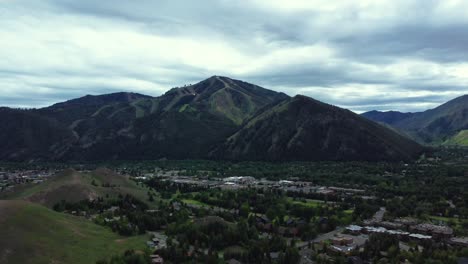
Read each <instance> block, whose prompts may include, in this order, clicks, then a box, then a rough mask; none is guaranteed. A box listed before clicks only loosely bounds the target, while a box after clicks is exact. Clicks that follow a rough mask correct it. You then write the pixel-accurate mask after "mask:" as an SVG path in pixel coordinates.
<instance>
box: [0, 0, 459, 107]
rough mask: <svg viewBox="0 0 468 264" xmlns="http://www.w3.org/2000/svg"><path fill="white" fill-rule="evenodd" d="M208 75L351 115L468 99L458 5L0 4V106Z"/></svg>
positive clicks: (287, 1)
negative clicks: (306, 98)
mask: <svg viewBox="0 0 468 264" xmlns="http://www.w3.org/2000/svg"><path fill="white" fill-rule="evenodd" d="M212 75H223V76H228V77H232V78H237V79H242V80H245V81H248V82H252V83H255V84H258V85H261V86H263V87H265V88H269V89H273V90H277V91H282V92H285V93H287V94H289V95H295V94H304V95H308V96H311V97H314V98H316V99H319V100H322V101H325V102H327V103H331V104H336V105H339V106H342V107H346V108H349V109H351V110H353V111H356V112H362V111H367V110H372V109H377V110H390V109H393V110H401V111H421V110H425V109H428V108H432V107H435V106H437V105H439V104H441V103H443V102H445V101H447V100H450V99H452V98H455V97H457V96H460V95H463V94H467V93H468V1H464V0H459V1H457V0H441V1H436V0H417V1H416V0H414V1H413V0H381V1H378V0H369V1H362V0H360V1H355V0H349V1H346V0H343V1H338V0H334V1H330V0H264V1H263V0H251V1H248V0H246V1H238V0H218V1H215V0H203V1H199V0H192V1H191V0H185V1H181V0H158V1H150V0H139V1H135V0H119V1H117V0H107V1H106V0H102V1H95V0H80V1H76V0H41V1H34V0H33V1H31V0H28V1H26V0H24V1H22V0H18V1H15V0H0V105H2V106H11V107H43V106H47V105H50V104H53V103H56V102H59V101H63V100H67V99H71V98H75V97H80V96H83V95H86V94H103V93H110V92H117V91H133V92H139V93H144V94H148V95H153V96H157V95H160V94H162V93H164V92H165V91H166V90H168V89H170V88H171V87H174V86H180V85H184V84H188V83H195V82H198V81H201V80H203V79H205V78H208V77H210V76H212Z"/></svg>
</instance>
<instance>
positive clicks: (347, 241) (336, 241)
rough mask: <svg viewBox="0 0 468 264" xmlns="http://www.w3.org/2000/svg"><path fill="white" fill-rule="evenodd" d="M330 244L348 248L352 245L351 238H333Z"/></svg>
mask: <svg viewBox="0 0 468 264" xmlns="http://www.w3.org/2000/svg"><path fill="white" fill-rule="evenodd" d="M331 242H332V244H333V245H335V246H348V245H351V244H352V243H353V238H352V237H341V236H339V237H334V238H332V239H331Z"/></svg>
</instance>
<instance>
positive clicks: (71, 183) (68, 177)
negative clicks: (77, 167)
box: [1, 169, 148, 207]
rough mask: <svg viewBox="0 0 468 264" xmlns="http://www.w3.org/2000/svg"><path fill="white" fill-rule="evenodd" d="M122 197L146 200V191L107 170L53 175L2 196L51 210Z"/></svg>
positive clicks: (66, 172)
mask: <svg viewBox="0 0 468 264" xmlns="http://www.w3.org/2000/svg"><path fill="white" fill-rule="evenodd" d="M119 194H122V195H125V194H130V195H132V196H134V197H135V198H137V199H139V200H141V201H147V199H148V195H147V190H145V189H144V188H143V187H141V186H138V185H137V184H136V183H135V182H133V181H131V180H130V179H128V177H126V176H123V175H119V174H116V173H114V172H112V171H110V170H107V169H98V170H95V171H92V172H89V173H80V172H77V171H74V170H66V171H63V172H60V173H58V174H57V175H55V176H53V177H52V178H51V179H49V180H47V181H45V182H44V183H42V184H28V185H19V186H17V188H15V189H13V190H11V191H9V192H7V193H5V194H2V197H1V198H3V199H21V200H26V201H30V202H34V203H39V204H42V205H45V206H47V207H52V206H54V205H55V204H56V203H58V202H60V201H62V200H65V201H67V202H78V201H82V200H90V199H96V198H98V197H105V196H108V197H110V198H112V197H116V196H118V195H119Z"/></svg>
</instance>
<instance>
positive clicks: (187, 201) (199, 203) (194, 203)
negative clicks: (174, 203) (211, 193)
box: [182, 199, 211, 207]
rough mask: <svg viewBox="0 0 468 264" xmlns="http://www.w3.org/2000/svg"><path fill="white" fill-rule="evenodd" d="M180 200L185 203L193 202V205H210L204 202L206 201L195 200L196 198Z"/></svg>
mask: <svg viewBox="0 0 468 264" xmlns="http://www.w3.org/2000/svg"><path fill="white" fill-rule="evenodd" d="M182 202H183V203H186V204H193V205H198V206H205V207H210V206H211V205H209V204H206V203H203V202H200V201H197V200H193V199H182Z"/></svg>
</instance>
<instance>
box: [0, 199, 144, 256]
mask: <svg viewBox="0 0 468 264" xmlns="http://www.w3.org/2000/svg"><path fill="white" fill-rule="evenodd" d="M0 226H1V228H0V263H24V264H28V263H35V264H40V263H44V264H45V263H57V264H59V263H64V264H65V263H66V264H75V263H76V264H80V263H83V264H88V263H95V262H96V261H97V260H99V259H103V258H108V257H110V256H113V255H117V254H121V253H123V252H124V251H125V250H127V249H135V250H142V249H144V247H145V240H147V237H146V236H136V237H128V238H126V237H121V236H119V235H117V234H115V233H113V232H112V231H111V230H110V229H108V228H105V227H101V226H98V225H96V224H94V223H92V222H90V221H88V220H85V219H80V218H77V217H74V216H70V215H66V214H62V213H57V212H55V211H52V210H50V209H48V208H46V207H43V206H41V205H37V204H33V203H29V202H26V201H0Z"/></svg>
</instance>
